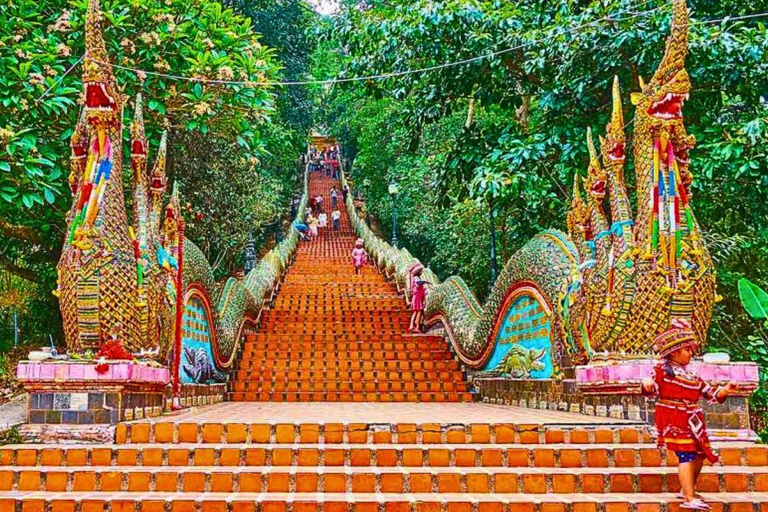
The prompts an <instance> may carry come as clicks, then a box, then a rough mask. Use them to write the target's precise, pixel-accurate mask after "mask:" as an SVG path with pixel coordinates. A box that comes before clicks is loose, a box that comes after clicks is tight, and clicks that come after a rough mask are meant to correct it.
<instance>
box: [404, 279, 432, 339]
mask: <svg viewBox="0 0 768 512" xmlns="http://www.w3.org/2000/svg"><path fill="white" fill-rule="evenodd" d="M422 272H424V267H423V266H421V265H419V266H417V267H416V268H414V269H413V270H412V272H411V297H412V299H411V310H412V311H413V312H412V313H411V323H410V325H409V326H408V330H409V331H411V332H413V333H418V334H422V333H423V332H424V331H423V330H422V328H421V324H422V322H423V321H424V306H425V305H426V302H427V281H425V280H423V279H422V278H421V274H422Z"/></svg>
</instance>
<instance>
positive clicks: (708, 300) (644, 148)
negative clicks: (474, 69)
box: [571, 0, 714, 354]
mask: <svg viewBox="0 0 768 512" xmlns="http://www.w3.org/2000/svg"><path fill="white" fill-rule="evenodd" d="M687 43H688V9H687V7H686V5H685V1H684V0H674V1H673V21H672V33H671V35H670V37H669V38H668V39H667V42H666V49H665V52H664V56H663V58H662V60H661V64H660V65H659V67H658V69H657V71H656V73H655V74H654V75H653V78H652V80H651V81H650V82H649V83H648V84H644V83H643V82H642V80H641V87H642V92H639V93H634V94H633V95H632V103H633V104H634V105H635V107H636V114H635V121H634V123H635V130H634V133H635V135H634V158H635V174H636V177H637V197H638V206H637V211H636V213H635V214H634V215H633V213H632V209H631V207H630V203H629V199H628V196H629V194H628V193H627V186H626V183H625V182H624V163H625V160H626V136H625V134H624V117H623V112H622V106H621V98H620V91H619V83H618V79H614V83H613V111H612V115H611V119H610V121H609V123H608V125H607V126H606V135H605V137H604V138H601V139H600V141H601V146H602V147H601V152H602V157H603V165H604V169H605V172H604V174H602V175H601V174H599V171H597V169H599V164H597V165H595V164H590V170H591V171H592V172H590V176H593V175H594V176H595V177H594V178H591V180H592V181H591V182H592V183H595V182H596V183H598V184H599V183H600V179H607V189H608V197H609V203H610V219H611V225H610V229H609V231H608V232H607V233H605V236H606V238H609V239H610V246H609V249H608V253H607V254H608V257H607V258H606V259H605V260H601V259H600V258H599V257H598V258H597V262H596V268H595V270H593V271H592V274H591V275H592V279H593V280H596V281H598V282H597V286H591V287H584V288H583V290H584V291H583V293H585V294H586V295H587V296H586V297H585V298H584V304H586V308H587V312H586V317H585V318H586V325H587V329H586V332H587V334H586V335H587V336H588V344H589V346H591V347H592V348H593V349H594V350H596V351H606V350H607V351H610V352H614V353H618V352H626V353H633V354H650V353H653V351H654V346H653V339H654V337H655V336H656V335H657V334H658V333H660V332H662V331H663V330H664V329H665V328H666V327H667V326H668V325H669V322H670V321H671V320H672V319H673V318H683V319H686V320H689V321H692V324H693V325H694V328H695V330H696V333H697V336H698V338H699V342H700V343H701V342H703V341H704V339H705V338H706V331H707V328H708V326H709V321H710V318H711V312H712V304H713V302H714V273H713V269H712V262H711V260H710V257H709V253H708V251H707V249H706V247H705V245H704V243H703V241H702V238H701V234H700V229H699V226H698V224H697V223H696V220H695V217H694V215H693V210H692V208H691V205H690V201H689V200H690V194H689V185H690V183H691V181H692V177H691V174H690V171H689V168H688V167H689V159H688V151H689V150H690V149H691V148H692V147H693V146H694V143H695V141H694V139H693V137H692V136H689V135H688V134H687V132H686V130H685V125H684V123H683V105H684V103H685V100H686V99H688V95H689V92H690V88H691V84H690V78H689V76H688V72H687V71H686V70H685V56H686V54H687ZM590 159H591V160H594V159H595V157H594V151H593V150H592V148H590ZM593 169H594V171H593ZM604 183H605V182H603V184H604ZM593 187H594V185H593ZM597 188H598V189H599V188H600V186H599V185H598V187H597ZM598 197H600V194H598ZM602 213H605V212H602ZM596 237H597V238H599V237H601V234H598V235H596ZM582 259H583V258H582ZM604 290H605V292H604ZM606 292H607V293H606ZM574 329H575V326H572V327H571V330H572V331H573V330H574Z"/></svg>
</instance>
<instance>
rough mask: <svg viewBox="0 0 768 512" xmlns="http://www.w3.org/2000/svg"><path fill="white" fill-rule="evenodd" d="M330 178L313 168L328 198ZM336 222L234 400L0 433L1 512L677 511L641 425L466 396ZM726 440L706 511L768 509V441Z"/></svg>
mask: <svg viewBox="0 0 768 512" xmlns="http://www.w3.org/2000/svg"><path fill="white" fill-rule="evenodd" d="M330 184H331V181H330V180H329V179H327V178H325V177H317V176H313V179H312V181H311V190H312V191H313V192H314V193H317V191H318V190H322V191H323V192H324V196H325V197H326V201H327V204H329V205H330V198H329V196H328V194H327V190H328V189H329V187H330ZM342 226H343V229H342V231H341V232H340V233H337V234H335V233H331V232H329V233H325V234H323V235H321V238H320V240H318V241H313V242H311V243H302V245H301V248H300V250H299V253H298V256H297V258H296V261H295V263H294V264H293V266H292V267H291V269H290V271H289V273H288V276H287V278H286V280H285V282H284V283H283V285H282V287H281V289H280V292H279V295H278V297H277V299H276V300H275V301H274V305H273V307H272V308H270V309H269V311H266V312H265V313H264V315H263V316H262V322H261V325H260V327H259V331H258V334H256V335H253V336H250V337H249V339H248V340H247V343H246V344H245V347H244V349H243V353H242V357H241V360H240V365H239V367H238V369H237V370H236V373H235V375H234V379H233V381H232V383H231V391H230V398H231V399H232V400H235V401H238V402H237V403H231V402H230V403H222V404H217V405H214V406H209V407H205V408H200V409H192V410H187V411H183V412H181V413H177V414H175V415H169V416H167V417H164V418H158V419H155V420H143V421H138V422H132V423H123V424H120V425H118V427H117V430H116V435H115V442H114V443H110V444H62V445H45V444H26V445H8V446H0V512H102V511H107V512H677V511H678V510H679V503H680V500H679V499H677V498H676V497H675V493H676V492H677V491H678V490H679V484H678V481H677V476H676V466H675V464H674V461H673V460H668V459H667V458H666V457H663V456H662V454H661V452H660V451H659V450H658V449H657V448H656V446H655V445H654V444H653V443H652V442H651V439H650V437H649V435H648V433H647V431H646V428H645V426H643V425H638V424H633V423H630V422H620V421H615V422H613V423H611V422H612V421H614V420H610V419H607V418H599V419H598V418H591V417H587V416H580V415H575V414H569V413H564V412H559V411H537V410H530V409H519V408H514V407H506V406H501V405H491V404H483V403H461V402H462V401H469V400H470V398H471V396H470V395H469V394H468V393H467V389H466V383H465V381H464V378H463V373H462V372H461V371H460V368H459V367H458V365H457V363H456V361H454V360H453V358H452V356H451V353H450V351H449V349H448V346H447V345H446V343H445V341H444V340H442V339H441V338H438V337H433V336H409V335H406V334H404V331H405V327H406V326H407V320H408V318H407V316H408V313H407V311H406V310H405V308H404V306H403V304H402V299H398V298H397V296H396V293H395V290H394V288H392V287H391V285H389V284H387V283H386V282H385V280H384V279H383V278H382V277H381V276H380V275H379V274H377V273H376V272H375V270H374V269H373V268H372V267H368V268H366V269H365V271H364V272H363V274H362V275H360V276H354V275H352V273H351V272H350V261H349V259H350V258H349V253H350V251H351V246H352V241H353V238H354V237H353V235H352V233H351V231H350V229H349V226H348V222H347V219H346V215H344V217H343V221H342ZM265 401H269V402H270V403H264V402H265ZM289 401H293V402H298V401H302V402H305V403H276V402H289ZM384 401H390V402H400V403H381V402H384ZM417 401H433V402H438V401H439V402H441V403H416V402H417ZM306 402H325V403H306ZM328 402H335V403H328ZM450 402H454V403H450ZM720 454H721V457H722V460H723V462H724V466H722V467H706V468H704V473H703V474H702V478H701V481H700V490H701V491H702V493H703V495H704V497H705V498H706V499H707V500H708V501H709V502H710V503H711V504H712V507H713V510H715V511H717V512H768V448H767V447H766V446H763V445H751V444H736V443H732V444H728V445H724V446H721V451H720Z"/></svg>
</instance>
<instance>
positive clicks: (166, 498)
mask: <svg viewBox="0 0 768 512" xmlns="http://www.w3.org/2000/svg"><path fill="white" fill-rule="evenodd" d="M703 497H704V498H705V499H706V500H707V501H708V502H709V503H711V504H712V505H713V510H714V511H716V512H720V511H722V512H756V511H761V510H762V509H760V508H758V507H759V506H760V505H759V504H760V503H761V502H766V501H768V493H749V494H746V493H716V494H710V493H705V494H704V495H703ZM679 503H680V500H679V499H678V498H676V496H675V495H674V494H672V493H659V494H648V493H646V494H620V493H617V494H589V493H574V494H523V493H520V494H515V495H513V496H510V495H507V494H503V495H498V494H470V493H450V494H433V493H407V494H403V493H359V494H354V493H323V494H318V493H314V492H309V493H256V492H254V493H248V492H238V493H235V494H231V493H227V492H223V493H215V492H206V493H199V492H175V493H174V492H171V493H164V492H152V493H146V492H141V493H140V492H105V493H99V492H66V493H62V492H52V493H47V492H37V491H28V492H22V491H14V492H8V493H4V494H2V495H0V510H9V511H12V510H15V509H14V506H15V505H16V504H20V506H22V508H21V510H22V512H44V511H46V510H50V511H51V512H72V511H76V512H101V511H103V510H110V511H111V512H136V511H139V512H169V511H170V512H666V511H669V512H678V511H681V510H682V509H680V508H679Z"/></svg>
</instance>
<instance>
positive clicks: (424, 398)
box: [227, 388, 474, 402]
mask: <svg viewBox="0 0 768 512" xmlns="http://www.w3.org/2000/svg"><path fill="white" fill-rule="evenodd" d="M227 399H228V400H230V401H233V402H243V401H244V402H474V396H473V395H472V394H471V393H461V392H432V391H414V392H406V391H403V392H398V391H350V392H345V391H327V392H324V391H299V392H289V391H277V390H272V389H270V388H267V389H262V390H261V391H259V392H256V391H245V392H242V391H235V392H230V393H227Z"/></svg>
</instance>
